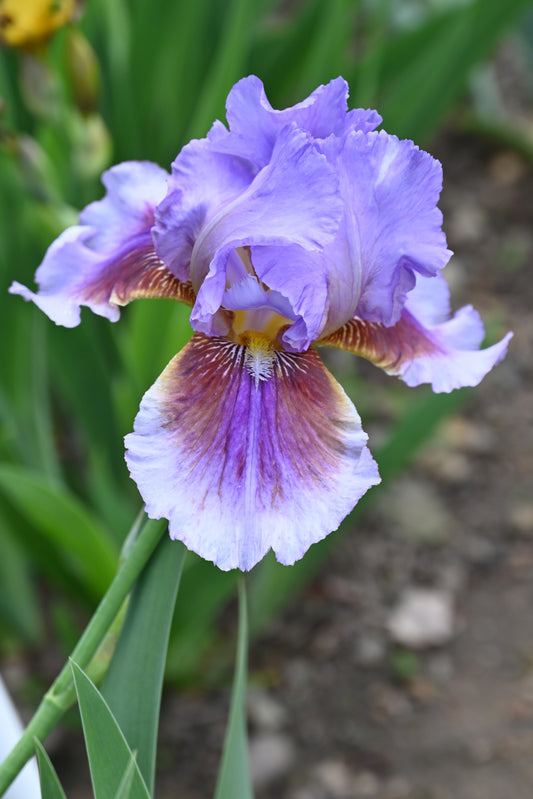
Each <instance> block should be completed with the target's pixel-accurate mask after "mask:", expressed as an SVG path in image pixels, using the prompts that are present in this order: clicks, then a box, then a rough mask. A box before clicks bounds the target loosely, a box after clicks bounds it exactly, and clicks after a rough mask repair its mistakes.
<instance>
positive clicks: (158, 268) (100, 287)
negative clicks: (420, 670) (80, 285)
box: [84, 234, 194, 305]
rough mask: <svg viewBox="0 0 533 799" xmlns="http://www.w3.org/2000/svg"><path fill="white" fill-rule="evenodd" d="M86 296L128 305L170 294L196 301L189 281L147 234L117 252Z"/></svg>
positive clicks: (186, 301) (176, 298)
mask: <svg viewBox="0 0 533 799" xmlns="http://www.w3.org/2000/svg"><path fill="white" fill-rule="evenodd" d="M84 296H85V298H86V299H87V300H90V301H93V302H113V303H115V304H116V305H127V304H128V303H129V302H131V300H135V299H141V298H143V299H156V298H167V299H174V300H179V301H181V302H185V303H187V304H188V305H193V304H194V291H193V288H192V286H191V284H190V283H189V282H187V283H184V282H182V281H180V280H178V279H177V278H176V277H175V276H174V275H173V274H172V272H170V270H169V269H168V268H167V267H166V266H165V264H164V263H163V261H161V260H160V258H158V257H157V255H156V253H155V250H154V246H153V243H152V239H151V237H150V236H149V235H146V234H143V235H140V236H136V237H135V238H134V239H133V240H132V239H130V240H129V241H128V242H127V244H126V245H125V247H124V248H123V249H122V250H121V251H120V252H119V253H114V254H113V257H112V258H111V259H110V260H109V261H108V262H107V263H106V265H105V266H104V268H103V269H102V270H101V271H100V272H99V274H98V276H97V277H96V278H95V279H94V280H93V281H92V282H91V283H89V285H87V286H86V287H85V290H84Z"/></svg>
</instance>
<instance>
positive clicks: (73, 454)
mask: <svg viewBox="0 0 533 799" xmlns="http://www.w3.org/2000/svg"><path fill="white" fill-rule="evenodd" d="M0 45H1V46H0V309H1V310H0V671H1V672H2V674H3V676H4V678H5V679H6V682H7V683H8V684H9V687H10V689H11V691H12V692H13V693H14V695H15V696H16V699H17V701H18V704H19V707H21V708H22V710H23V713H24V714H25V717H28V715H29V714H31V712H32V710H33V709H34V708H35V706H36V705H37V703H38V701H39V699H40V698H41V696H42V694H43V693H44V691H45V690H46V688H47V687H48V685H49V683H50V682H51V680H52V679H53V677H54V676H55V675H56V673H57V672H58V670H59V668H60V667H61V665H62V664H63V662H64V660H65V658H66V656H67V655H68V653H69V652H70V651H71V649H72V647H73V645H74V644H75V642H76V641H77V639H78V637H79V634H80V631H81V630H82V629H83V626H84V625H85V624H86V622H87V620H88V619H89V618H90V615H91V613H92V611H93V610H94V608H95V607H96V604H97V603H98V601H99V599H100V598H101V596H102V595H103V593H104V592H105V590H106V587H107V586H108V584H109V582H110V580H111V579H112V577H113V574H114V572H115V569H116V565H117V560H118V553H119V550H120V547H121V544H122V541H123V540H124V537H125V535H126V533H127V531H128V530H129V528H130V526H131V524H132V523H133V521H134V519H135V517H136V516H137V514H138V512H139V510H140V507H141V502H140V498H139V496H138V493H137V489H136V487H135V485H134V484H133V483H132V482H131V481H130V479H129V476H128V472H127V469H126V466H125V463H124V460H123V442H122V438H123V436H124V434H126V433H127V432H129V431H130V430H131V429H132V423H133V419H134V416H135V414H136V411H137V408H138V405H139V401H140V398H141V396H142V394H143V393H144V391H145V390H146V389H147V388H148V387H149V386H150V385H151V384H152V382H153V381H154V379H155V378H156V377H157V376H158V375H159V373H160V372H161V371H162V369H163V368H164V366H165V365H166V364H167V362H168V361H169V360H170V358H171V357H172V356H173V355H174V354H175V353H176V352H177V351H178V350H179V349H180V348H181V347H182V346H183V344H184V343H185V342H186V340H187V338H188V337H189V335H190V328H189V326H188V319H187V311H188V309H187V308H185V307H181V306H179V305H177V304H176V303H173V302H171V301H165V302H162V301H161V300H158V301H157V303H152V301H149V300H145V301H143V302H139V303H134V304H133V305H132V306H131V307H128V308H126V309H125V310H124V311H123V313H122V319H121V322H120V324H118V325H116V326H115V325H112V324H110V323H109V322H108V321H107V320H105V319H101V318H99V317H95V316H93V315H91V314H90V312H86V313H84V314H83V324H82V325H80V327H78V328H75V329H72V330H67V329H62V328H58V327H55V326H54V325H53V324H52V323H51V322H50V321H49V320H48V319H47V318H46V317H45V316H44V315H43V314H42V313H41V312H40V311H38V309H37V308H36V307H34V306H32V305H29V304H26V303H24V302H22V300H21V299H20V298H18V297H13V296H10V295H8V293H7V289H8V287H9V285H10V284H11V282H12V281H13V280H18V281H20V282H22V283H25V284H27V285H30V286H32V285H33V274H34V272H35V269H36V267H37V266H38V264H39V263H40V261H41V260H42V257H43V255H44V252H45V250H46V247H47V246H48V245H49V244H50V242H51V241H52V240H53V239H54V238H55V237H56V236H57V235H58V234H59V233H60V232H61V231H62V230H63V229H64V227H66V226H67V225H69V224H72V223H74V222H75V221H76V218H77V212H78V211H79V210H80V209H81V208H82V207H83V206H84V205H86V204H87V203H88V202H90V201H91V200H94V199H97V198H99V197H101V196H102V187H101V184H100V174H101V172H102V171H103V169H105V168H106V167H108V166H110V165H111V164H113V163H117V162H119V161H122V160H125V159H143V160H144V159H150V160H154V161H157V162H158V163H159V164H161V165H162V166H164V167H165V168H168V167H169V164H170V162H171V161H172V159H173V158H174V157H175V156H176V154H177V152H178V151H179V149H180V147H181V146H182V145H183V144H185V143H186V142H187V141H188V140H189V139H190V138H191V137H201V136H204V135H205V134H206V132H207V130H208V129H209V127H210V125H211V123H212V122H213V120H214V119H215V118H220V119H224V101H225V97H226V95H227V92H228V91H229V89H230V88H231V86H232V84H233V83H234V82H235V81H236V80H238V79H239V78H240V77H242V76H243V75H246V74H250V73H255V74H257V75H258V76H259V77H260V78H261V79H262V80H263V81H264V84H265V88H266V92H267V95H268V97H269V99H270V101H271V103H272V104H273V105H274V107H284V106H287V105H290V104H293V103H294V102H298V101H299V100H301V99H303V98H304V97H306V96H307V95H308V94H309V93H310V92H311V91H312V90H313V89H314V88H316V86H317V85H318V84H320V83H324V82H327V81H328V80H330V79H331V78H334V77H336V76H337V75H339V74H341V75H343V76H344V77H345V78H346V79H347V80H348V82H349V85H350V106H351V107H361V106H362V107H374V108H377V109H378V111H379V112H380V113H381V115H382V116H383V119H384V123H383V127H384V128H385V129H386V130H387V131H388V132H390V133H394V134H396V135H398V136H400V137H406V138H411V139H413V140H414V141H415V142H416V143H417V144H419V145H420V146H423V147H424V148H426V149H428V150H429V151H430V152H431V153H432V154H433V155H435V156H436V157H438V158H439V159H440V160H441V161H442V163H443V167H444V180H445V188H444V192H443V195H442V202H441V208H442V210H443V212H444V227H445V230H446V233H447V235H448V240H449V245H450V247H451V248H452V249H453V250H454V251H455V253H456V255H455V256H454V258H453V259H452V261H451V263H450V265H449V266H448V267H447V269H446V275H447V277H448V280H449V282H450V284H451V287H452V297H453V302H454V307H456V308H457V307H459V306H460V305H462V304H465V303H467V302H472V303H473V304H474V305H475V306H476V307H477V308H478V309H479V310H480V311H481V312H482V315H483V317H484V320H485V322H486V325H487V342H488V343H492V342H493V341H495V340H497V339H498V338H500V337H501V336H502V335H503V334H504V333H505V332H506V331H507V330H508V329H513V330H514V331H515V338H514V340H513V342H512V344H511V348H510V352H509V355H508V357H507V359H506V361H505V362H504V363H502V364H501V365H499V366H498V367H497V368H496V369H495V370H494V372H493V373H491V374H490V375H489V376H488V377H487V378H486V379H485V381H484V382H483V384H482V385H481V386H480V387H478V388H477V389H475V390H473V391H465V390H462V391H459V392H454V393H453V394H451V395H433V394H431V392H430V391H427V390H426V389H425V388H419V389H408V388H406V387H405V386H404V385H403V384H401V383H399V382H398V381H394V380H393V379H392V378H389V377H387V376H386V375H384V374H382V373H381V372H380V371H379V370H377V369H375V368H373V367H372V366H370V365H369V364H367V363H365V362H362V361H359V360H356V359H354V358H350V357H349V356H348V357H344V356H343V355H342V354H340V353H334V354H333V355H334V357H331V356H330V360H329V366H330V368H331V369H332V370H333V371H334V372H335V374H336V375H337V376H338V377H339V379H340V381H341V382H342V384H343V386H344V387H345V388H346V390H347V391H348V393H349V394H350V396H351V397H352V399H353V401H354V403H355V405H356V407H357V408H358V410H359V412H360V414H361V417H362V419H363V423H364V426H365V429H366V430H367V432H368V433H369V434H370V444H371V447H372V450H373V453H374V455H375V456H376V458H377V460H378V463H379V465H380V472H381V474H382V477H383V478H384V483H383V485H382V486H380V487H378V488H375V489H373V490H372V491H371V492H370V494H369V495H368V496H367V497H365V498H364V500H363V501H362V502H360V503H359V505H358V506H357V508H356V510H355V511H354V513H353V514H352V515H351V516H350V517H349V518H348V519H347V520H346V522H345V523H344V524H343V526H342V528H341V531H340V532H339V533H337V534H334V535H332V536H330V537H329V538H328V539H326V541H325V542H323V543H321V544H319V545H315V546H314V547H312V548H311V550H310V551H309V552H308V554H307V555H306V556H305V558H304V559H303V560H302V561H301V562H300V563H299V564H297V565H296V566H295V567H291V568H284V567H281V566H279V565H278V564H276V563H275V562H274V561H273V560H272V559H270V558H267V559H266V560H265V561H264V562H263V563H262V564H260V565H259V566H258V567H256V569H254V571H253V572H252V573H251V575H250V577H249V592H250V601H251V620H252V628H253V631H254V634H255V638H254V640H253V642H252V647H251V664H250V665H251V675H250V683H251V691H250V701H249V721H250V735H251V757H252V768H253V773H254V778H255V783H256V787H257V797H258V799H274V797H276V798H278V797H282V799H365V798H370V799H372V798H375V799H452V797H453V799H478V797H479V798H480V799H481V797H482V798H483V799H501V797H503V796H512V797H513V799H531V795H532V793H533V789H532V786H533V629H532V623H531V607H532V606H533V579H532V569H533V491H532V487H533V424H532V423H533V402H532V399H531V398H532V396H533V370H532V359H531V352H532V350H533V324H532V321H531V307H532V306H533V283H532V281H531V278H530V275H529V268H530V266H531V261H532V257H533V225H532V223H533V191H532V176H533V167H532V158H533V6H532V4H531V2H529V0H528V1H527V2H526V0H506V2H501V0H374V2H372V0H293V1H292V2H291V1H290V0H289V2H279V0H224V2H223V1H222V0H195V2H194V3H192V2H189V0H156V1H155V2H154V0H114V2H108V1H107V0H87V1H86V2H85V3H84V4H81V3H78V2H75V0H70V2H69V0H55V2H53V3H50V2H49V0H43V2H40V1H39V0H0ZM328 355H330V354H329V353H328ZM234 589H235V575H234V574H232V573H229V574H227V573H222V572H219V571H218V570H216V569H215V568H214V567H212V566H211V565H210V564H208V563H205V562H203V561H200V560H199V559H197V558H195V557H194V556H193V555H190V556H188V558H187V562H186V567H185V573H184V576H183V579H182V585H181V588H180V595H179V598H178V605H177V608H176V613H175V619H174V625H173V631H172V636H171V642H170V652H169V658H168V665H167V680H166V686H167V687H166V693H165V697H164V701H163V708H162V720H161V740H160V757H159V765H160V773H159V778H158V792H157V795H158V796H160V797H161V798H162V799H167V797H168V798H170V797H176V796H179V797H180V798H181V799H200V797H205V796H208V795H211V793H212V790H213V786H214V781H215V775H216V771H217V766H218V762H219V758H220V749H221V745H222V740H223V732H224V727H225V722H226V718H227V709H228V699H229V692H228V687H229V685H230V681H231V668H232V659H233V650H234V634H235V625H236V612H235V604H234ZM139 646H142V642H140V643H139ZM47 748H48V751H49V753H50V755H51V757H52V760H53V762H54V764H55V765H56V768H57V769H58V772H59V773H60V776H61V779H62V782H63V784H64V786H65V789H66V792H67V795H68V796H69V798H70V799H85V797H89V796H91V791H90V783H89V776H88V769H87V766H86V761H85V755H84V751H83V742H82V737H81V733H80V728H79V722H78V717H77V715H76V713H74V712H73V713H72V714H71V715H69V716H68V717H67V719H66V720H65V722H64V723H63V725H62V726H61V728H60V729H58V730H56V731H55V732H54V734H53V735H52V736H51V738H50V740H49V742H48V747H47Z"/></svg>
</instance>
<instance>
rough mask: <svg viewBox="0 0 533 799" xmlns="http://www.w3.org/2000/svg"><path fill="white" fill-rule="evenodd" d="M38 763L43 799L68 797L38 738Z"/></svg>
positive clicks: (36, 740)
mask: <svg viewBox="0 0 533 799" xmlns="http://www.w3.org/2000/svg"><path fill="white" fill-rule="evenodd" d="M35 749H36V750H37V763H38V766H39V779H40V782H41V793H42V797H43V799H66V796H65V792H64V791H63V788H62V787H61V783H60V782H59V777H58V776H57V774H56V771H55V769H54V767H53V765H52V763H51V761H50V758H49V757H48V755H47V754H46V752H45V750H44V747H43V745H42V743H41V742H40V741H39V740H38V739H37V738H36V739H35Z"/></svg>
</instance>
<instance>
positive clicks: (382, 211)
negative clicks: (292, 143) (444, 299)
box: [339, 131, 451, 325]
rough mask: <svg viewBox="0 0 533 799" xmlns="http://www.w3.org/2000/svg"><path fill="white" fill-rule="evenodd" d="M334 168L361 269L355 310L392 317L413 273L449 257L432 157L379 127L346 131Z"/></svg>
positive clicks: (438, 174) (377, 318)
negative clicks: (340, 177) (366, 131)
mask: <svg viewBox="0 0 533 799" xmlns="http://www.w3.org/2000/svg"><path fill="white" fill-rule="evenodd" d="M339 170H340V172H341V174H342V175H343V176H344V179H343V180H342V181H341V186H342V192H343V199H344V201H345V207H346V215H347V230H348V232H349V234H350V235H351V237H352V240H353V241H352V247H353V248H355V249H356V251H357V253H358V260H357V261H356V262H355V263H353V264H352V265H351V268H352V270H360V274H361V278H360V280H361V283H360V297H359V300H358V303H357V308H356V314H357V316H360V317H361V318H363V319H366V320H369V321H373V322H382V323H383V324H385V325H391V324H394V322H396V321H397V320H398V319H399V317H400V313H401V310H402V307H403V305H404V303H405V300H406V297H407V293H408V292H409V290H410V289H412V288H413V286H414V284H415V276H416V274H417V273H419V274H425V275H434V274H436V273H437V271H438V270H439V269H441V268H442V267H443V266H445V264H446V263H447V261H448V260H449V258H450V256H451V252H450V250H448V249H447V247H446V238H445V236H444V233H443V231H442V228H441V225H442V214H441V212H440V210H439V209H438V207H437V201H438V198H439V194H440V190H441V187H442V169H441V165H440V164H439V162H438V161H436V160H435V159H434V158H432V157H431V156H430V155H428V153H425V152H423V151H422V150H419V149H418V147H416V146H415V145H414V144H413V143H412V142H410V141H400V140H399V139H397V138H396V137H395V136H389V135H388V134H387V133H385V132H384V131H380V132H379V133H369V134H368V135H366V136H365V135H364V134H361V133H354V134H350V135H349V136H348V137H347V139H346V143H345V146H344V149H343V152H342V155H341V157H340V161H339Z"/></svg>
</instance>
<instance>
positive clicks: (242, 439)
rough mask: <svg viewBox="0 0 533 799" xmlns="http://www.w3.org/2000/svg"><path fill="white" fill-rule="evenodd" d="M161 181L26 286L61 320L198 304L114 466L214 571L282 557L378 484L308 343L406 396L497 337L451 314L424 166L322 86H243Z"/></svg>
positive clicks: (116, 177) (476, 365) (476, 355)
mask: <svg viewBox="0 0 533 799" xmlns="http://www.w3.org/2000/svg"><path fill="white" fill-rule="evenodd" d="M226 107H227V120H228V123H229V129H228V128H226V127H225V126H224V125H223V124H222V123H221V122H215V124H214V125H213V127H212V128H211V130H210V131H209V134H208V135H207V138H205V139H201V140H195V141H191V142H190V143H189V144H188V145H187V146H186V147H184V148H183V150H182V151H181V152H180V154H179V155H178V157H177V158H176V160H175V161H174V163H173V164H172V173H171V174H170V175H169V174H168V173H167V172H165V171H164V170H163V169H161V168H160V167H159V166H156V165H155V164H152V163H148V162H135V163H134V162H132V163H123V164H119V165H118V166H116V167H113V168H112V169H110V170H109V171H108V172H107V173H106V174H105V175H104V177H103V182H104V185H105V187H106V189H107V194H106V196H105V197H104V198H103V199H102V200H100V201H99V202H95V203H92V204H91V205H89V206H88V207H87V208H85V210H84V211H83V212H82V213H81V215H80V225H79V226H76V227H73V228H70V229H68V230H66V231H65V232H64V233H63V234H62V235H61V236H60V237H59V238H58V239H57V241H56V242H54V243H53V244H52V246H51V247H50V248H49V250H48V252H47V254H46V256H45V258H44V261H43V263H42V264H41V266H40V267H39V269H38V271H37V275H36V280H37V282H38V284H39V291H38V293H37V294H34V293H33V292H31V291H29V289H27V288H25V287H24V286H21V285H20V284H18V283H14V284H13V286H12V287H11V291H12V292H13V293H15V294H21V295H22V296H23V297H24V298H25V299H27V300H33V302H35V303H36V304H37V305H38V306H39V307H40V308H41V309H42V310H43V311H44V312H45V313H46V314H48V316H49V317H50V318H51V319H53V320H54V321H55V322H56V323H57V324H61V325H66V326H67V327H72V326H74V325H77V324H78V323H79V321H80V306H81V305H87V306H89V308H91V309H92V310H93V311H94V312H95V313H97V314H101V315H102V316H106V317H107V318H108V319H110V320H111V321H116V320H117V319H118V317H119V306H122V305H125V304H127V303H128V302H130V300H132V299H135V298H139V297H171V298H174V299H176V300H180V301H182V302H186V303H188V304H189V305H191V306H192V311H191V318H190V319H191V326H192V328H193V329H194V331H195V333H194V335H193V337H192V339H191V341H190V342H189V343H188V344H187V345H186V346H185V347H184V348H183V350H182V351H181V352H180V353H179V354H178V355H176V357H175V358H174V359H173V360H172V361H171V362H170V363H169V365H168V366H167V368H166V369H165V371H164V372H163V374H162V375H161V376H160V377H159V379H158V380H157V381H156V382H155V384H154V385H153V386H152V387H151V388H150V389H149V390H148V391H147V393H146V394H145V396H144V398H143V400H142V402H141V406H140V410H139V413H138V415H137V418H136V420H135V424H134V432H133V433H130V434H129V435H128V436H126V446H127V453H126V460H127V463H128V466H129V469H130V472H131V475H132V477H133V479H134V480H135V481H136V483H137V485H138V487H139V490H140V492H141V494H142V496H143V498H144V501H145V503H146V510H147V512H148V514H149V515H150V516H151V517H152V518H161V517H165V518H168V520H169V523H170V524H169V529H170V535H171V536H172V537H173V538H179V539H180V540H182V541H183V542H184V543H185V544H186V545H187V546H188V547H189V548H190V549H192V550H194V551H195V552H197V553H198V554H200V555H201V556H202V557H204V558H208V559H210V560H213V561H214V562H215V563H216V564H217V565H218V566H220V568H222V569H231V568H235V567H236V568H240V569H250V568H252V566H254V564H256V563H257V562H258V561H259V560H260V559H261V558H262V557H263V556H264V555H265V553H266V552H267V551H268V550H269V549H273V550H274V551H275V553H276V556H277V558H278V560H279V561H281V563H285V564H291V563H294V561H295V560H297V559H298V558H301V557H302V555H303V554H304V553H305V552H306V550H307V549H308V547H309V546H310V545H311V544H312V543H313V542H315V541H318V540H320V539H321V538H324V536H326V535H327V534H328V533H329V532H330V531H331V530H334V529H336V528H337V527H338V525H339V524H340V522H341V521H342V519H343V518H344V517H345V516H346V514H347V513H349V511H350V510H351V509H352V508H353V506H354V505H355V504H356V502H357V501H358V500H359V498H360V497H361V496H362V495H363V494H364V493H365V492H366V491H367V490H368V489H369V488H370V486H372V485H375V484H376V483H378V482H379V475H378V470H377V466H376V463H375V461H374V460H373V458H372V456H371V455H370V452H369V450H368V448H367V446H366V441H367V436H366V434H365V433H364V431H363V429H362V427H361V420H360V418H359V415H358V413H357V411H356V409H355V408H354V406H353V405H352V403H351V402H350V400H349V399H348V398H347V396H346V394H345V393H344V391H343V390H342V388H341V387H340V385H339V384H338V383H337V382H336V380H335V379H334V378H333V377H332V376H331V374H330V373H329V372H328V371H327V369H326V368H325V367H324V365H323V363H322V361H321V359H320V357H319V355H318V354H317V352H316V350H315V348H314V347H315V345H317V346H328V347H340V348H342V349H345V350H349V351H350V352H353V353H355V354H356V355H360V356H363V357H365V358H368V359H370V360H371V361H373V362H374V363H376V364H378V365H379V366H381V367H382V368H383V369H385V370H386V371H387V372H389V373H390V374H394V375H398V376H399V377H401V378H402V379H403V380H404V381H405V382H406V383H407V384H408V385H410V386H416V385H419V384H420V383H431V385H432V386H433V389H434V390H435V391H451V390H452V389H455V388H458V387H460V386H474V385H476V384H477V383H479V381H480V380H481V379H482V378H483V377H484V375H485V374H486V373H487V372H488V371H489V370H490V369H491V368H492V367H493V366H494V364H496V363H497V362H498V361H499V360H500V359H501V358H502V357H503V356H504V354H505V352H506V349H507V343H508V341H509V338H510V335H511V334H508V335H507V336H506V337H505V338H504V339H503V340H502V341H500V342H499V343H498V344H495V345H494V346H492V347H489V348H488V349H485V350H480V349H479V347H480V344H481V342H482V339H483V336H484V330H483V324H482V322H481V319H480V317H479V315H478V314H477V312H476V311H475V310H473V308H471V307H470V306H467V307H465V308H462V309H461V310H460V311H459V312H458V313H456V314H455V316H453V317H451V318H450V308H449V296H448V289H447V286H446V283H445V281H444V279H443V277H442V276H441V274H440V272H441V270H442V268H443V267H444V266H445V264H446V263H447V261H448V259H449V257H450V255H451V253H450V251H449V250H448V249H447V248H446V240H445V236H444V233H443V231H442V229H441V224H442V217H441V213H440V211H439V209H438V208H437V201H438V197H439V193H440V190H441V186H442V173H441V167H440V164H439V163H438V162H437V161H436V160H435V159H433V158H432V157H431V156H430V155H428V153H425V152H423V151H421V150H419V149H418V148H417V147H416V146H415V145H414V144H413V143H412V142H411V141H400V140H399V139H397V138H396V137H395V136H391V135H389V134H387V133H385V132H384V131H379V132H376V131H375V128H376V127H377V126H378V125H379V123H380V122H381V119H380V117H379V116H378V114H376V112H375V111H365V110H353V111H347V85H346V83H345V82H344V81H343V80H342V79H341V78H338V79H336V80H334V81H332V82H331V83H329V84H328V85H327V86H320V87H319V88H318V89H317V90H316V91H315V92H313V94H312V95H311V96H310V97H308V98H307V99H306V100H304V101H303V102H301V103H299V104H298V105H295V106H293V107H292V108H287V109H285V110H282V111H277V110H274V109H273V108H272V107H271V106H270V104H269V102H268V100H267V98H266V96H265V93H264V89H263V86H262V83H261V81H260V80H259V79H258V78H256V77H254V76H250V77H248V78H244V79H243V80H241V81H239V83H237V84H236V85H235V86H234V87H233V89H232V91H231V92H230V94H229V97H228V101H227V106H226Z"/></svg>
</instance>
